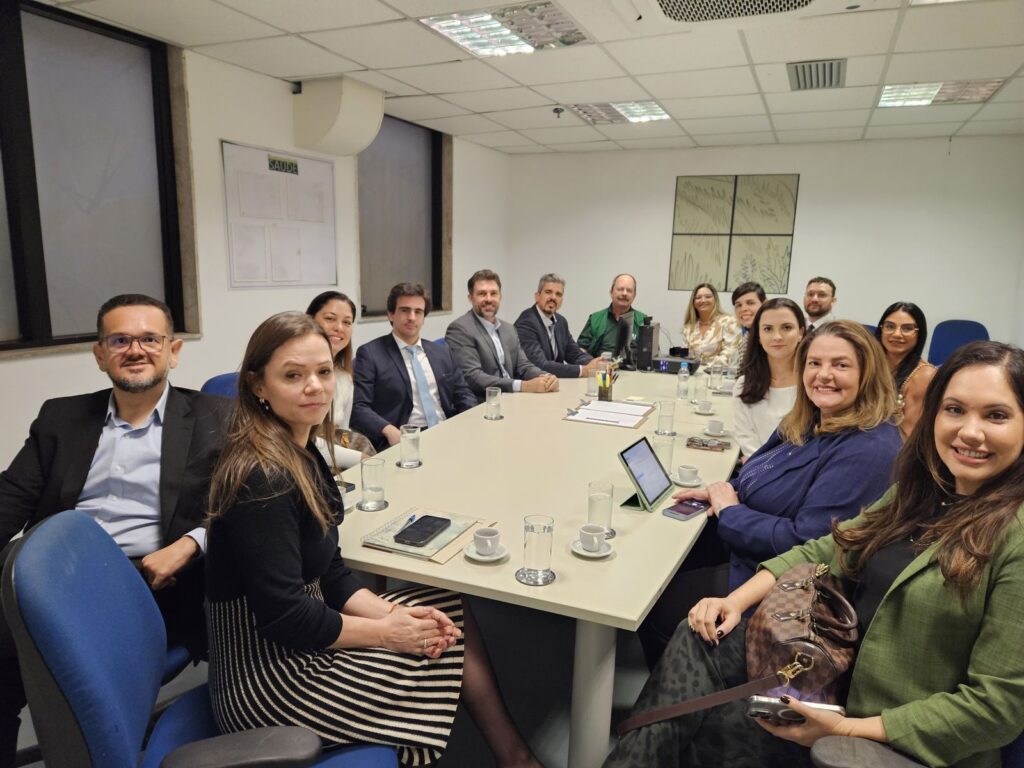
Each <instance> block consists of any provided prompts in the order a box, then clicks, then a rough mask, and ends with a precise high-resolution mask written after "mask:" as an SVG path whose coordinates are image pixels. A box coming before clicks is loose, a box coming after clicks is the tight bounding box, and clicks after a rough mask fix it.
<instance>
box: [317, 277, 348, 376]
mask: <svg viewBox="0 0 1024 768" xmlns="http://www.w3.org/2000/svg"><path fill="white" fill-rule="evenodd" d="M332 301H343V302H345V303H346V304H348V306H349V308H351V310H352V321H353V322H355V319H356V303H355V302H354V301H352V299H350V298H349V297H348V296H346V295H345V294H344V293H340V292H339V291H324V292H323V293H321V294H318V295H317V296H316V297H315V298H314V299H313V300H312V301H311V302H309V306H308V307H306V314H307V315H309V316H310V317H312V318H316V313H317V312H319V311H320V310H321V309H323V308H324V307H325V306H327V304H328V303H330V302H332ZM328 341H330V339H328ZM334 367H335V368H340V369H341V370H343V371H345V372H346V373H352V339H351V337H350V338H349V340H348V344H346V345H345V348H344V349H343V350H341V351H340V352H338V354H337V355H335V356H334Z"/></svg>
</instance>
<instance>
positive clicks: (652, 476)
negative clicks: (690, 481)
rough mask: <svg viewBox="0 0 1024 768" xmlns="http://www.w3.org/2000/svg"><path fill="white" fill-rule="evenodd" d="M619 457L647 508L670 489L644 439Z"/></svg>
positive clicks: (661, 469) (649, 445)
mask: <svg viewBox="0 0 1024 768" xmlns="http://www.w3.org/2000/svg"><path fill="white" fill-rule="evenodd" d="M619 455H620V456H622V461H623V462H624V463H625V465H626V469H627V470H628V471H629V473H630V474H631V475H632V476H633V480H634V481H635V483H636V486H637V488H639V489H640V491H641V492H642V493H643V495H644V497H646V501H647V505H648V506H651V505H653V504H654V503H655V502H657V501H658V499H659V498H661V495H662V494H663V493H665V491H667V490H668V489H669V488H671V487H672V480H671V479H669V476H668V474H666V472H665V469H664V467H662V466H661V462H660V461H658V457H657V455H656V454H655V453H654V449H653V448H652V447H651V444H650V443H649V442H647V438H646V437H644V438H641V439H640V440H637V441H636V442H635V443H633V444H632V445H631V446H629V448H627V449H626V450H624V451H623V452H622V453H621V454H619Z"/></svg>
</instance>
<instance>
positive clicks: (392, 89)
mask: <svg viewBox="0 0 1024 768" xmlns="http://www.w3.org/2000/svg"><path fill="white" fill-rule="evenodd" d="M345 77H351V78H353V79H355V80H359V81H360V82H362V83H366V84H367V85H372V86H373V87H374V88H380V89H381V90H382V91H384V92H385V93H387V94H388V95H390V96H418V95H419V94H421V93H423V91H421V90H420V89H419V88H413V87H412V86H411V85H406V84H405V83H403V82H401V81H399V80H395V78H393V77H388V76H387V75H382V74H381V73H380V72H375V71H374V70H372V69H367V70H361V71H359V72H346V73H345Z"/></svg>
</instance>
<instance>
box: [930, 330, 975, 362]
mask: <svg viewBox="0 0 1024 768" xmlns="http://www.w3.org/2000/svg"><path fill="white" fill-rule="evenodd" d="M988 338H989V336H988V329H987V328H986V327H985V326H984V325H982V324H981V323H979V322H976V321H974V320H943V321H942V322H941V323H939V324H938V325H936V326H935V329H934V330H933V331H932V343H931V346H929V347H928V362H929V363H931V364H932V365H936V366H938V365H942V364H943V363H944V362H946V360H948V359H949V356H950V355H952V354H953V352H954V350H956V348H957V347H962V346H963V345H964V344H967V343H968V342H971V341H988Z"/></svg>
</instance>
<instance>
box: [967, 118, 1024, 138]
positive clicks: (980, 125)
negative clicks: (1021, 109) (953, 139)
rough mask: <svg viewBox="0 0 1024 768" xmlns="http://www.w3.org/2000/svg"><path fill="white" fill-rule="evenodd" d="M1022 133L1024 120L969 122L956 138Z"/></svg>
mask: <svg viewBox="0 0 1024 768" xmlns="http://www.w3.org/2000/svg"><path fill="white" fill-rule="evenodd" d="M1005 133H1024V120H971V122H969V123H968V124H967V125H965V126H964V127H963V128H961V129H960V131H959V132H958V133H957V136H983V135H990V136H992V135H998V134H1005Z"/></svg>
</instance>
